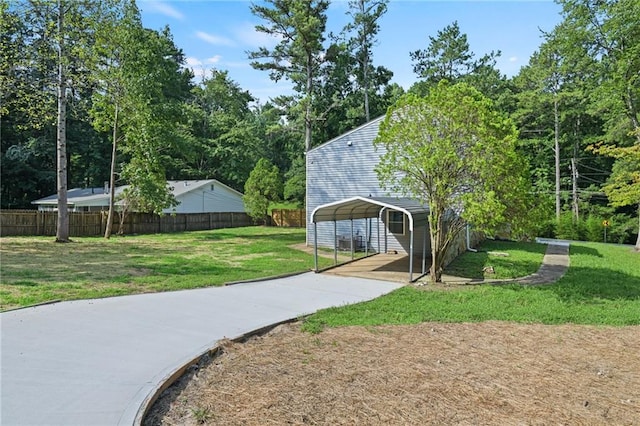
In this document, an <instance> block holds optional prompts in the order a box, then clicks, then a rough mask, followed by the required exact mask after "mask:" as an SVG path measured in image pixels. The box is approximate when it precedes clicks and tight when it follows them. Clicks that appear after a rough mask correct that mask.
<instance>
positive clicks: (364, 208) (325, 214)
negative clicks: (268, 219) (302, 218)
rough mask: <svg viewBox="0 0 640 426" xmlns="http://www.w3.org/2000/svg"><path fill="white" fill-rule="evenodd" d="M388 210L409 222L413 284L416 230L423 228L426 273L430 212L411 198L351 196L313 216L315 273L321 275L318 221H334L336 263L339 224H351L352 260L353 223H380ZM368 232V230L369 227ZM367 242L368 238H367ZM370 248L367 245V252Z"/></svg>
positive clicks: (423, 258) (423, 268)
mask: <svg viewBox="0 0 640 426" xmlns="http://www.w3.org/2000/svg"><path fill="white" fill-rule="evenodd" d="M386 210H395V211H399V212H402V213H403V214H404V215H405V216H406V217H407V221H408V223H409V233H410V237H409V238H410V239H409V241H410V243H409V281H410V282H413V252H414V241H413V240H414V238H413V236H414V230H415V229H416V227H418V226H421V225H424V226H425V232H424V241H423V249H422V275H424V274H425V268H426V246H427V241H426V240H427V234H428V231H427V226H428V223H429V221H428V218H429V210H428V209H427V208H426V207H425V206H424V205H422V204H420V203H419V202H417V201H415V200H412V199H409V198H388V197H368V198H367V197H352V198H346V199H343V200H340V201H335V202H332V203H327V204H323V205H321V206H318V207H316V208H315V209H314V210H313V212H312V213H311V223H313V234H314V242H313V253H314V260H315V271H316V272H318V227H317V224H318V222H329V221H331V222H333V230H334V238H333V241H334V244H333V250H334V259H335V263H336V264H337V252H338V248H337V244H336V241H337V227H336V223H337V221H342V220H350V221H351V257H352V258H353V220H354V219H367V220H370V219H373V218H376V219H377V220H378V221H380V219H381V217H382V214H383V213H384V212H385V211H386ZM367 229H368V227H367ZM377 229H378V253H380V227H379V226H378V227H377ZM386 239H387V228H386V227H385V244H386ZM367 241H368V235H367ZM368 249H369V246H368V243H367V244H366V250H367V251H368Z"/></svg>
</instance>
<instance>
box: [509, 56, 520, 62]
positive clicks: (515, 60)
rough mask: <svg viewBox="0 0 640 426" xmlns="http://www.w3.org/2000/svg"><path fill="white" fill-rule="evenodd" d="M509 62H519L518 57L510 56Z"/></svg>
mask: <svg viewBox="0 0 640 426" xmlns="http://www.w3.org/2000/svg"><path fill="white" fill-rule="evenodd" d="M509 62H518V57H517V56H512V57H510V58H509Z"/></svg>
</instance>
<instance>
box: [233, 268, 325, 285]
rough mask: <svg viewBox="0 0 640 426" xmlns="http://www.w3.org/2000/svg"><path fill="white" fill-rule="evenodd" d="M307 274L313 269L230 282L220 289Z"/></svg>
mask: <svg viewBox="0 0 640 426" xmlns="http://www.w3.org/2000/svg"><path fill="white" fill-rule="evenodd" d="M308 272H313V269H310V270H306V271H298V272H289V273H287V274H282V275H272V276H270V277H262V278H253V279H250V280H240V281H230V282H228V283H224V284H222V287H227V286H230V285H238V284H248V283H259V282H261V281H269V280H277V279H280V278H289V277H295V276H296V275H302V274H306V273H308Z"/></svg>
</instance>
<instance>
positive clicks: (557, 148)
mask: <svg viewBox="0 0 640 426" xmlns="http://www.w3.org/2000/svg"><path fill="white" fill-rule="evenodd" d="M553 120H554V151H555V154H556V221H558V222H559V221H560V116H559V114H558V97H557V95H556V96H555V97H554V99H553Z"/></svg>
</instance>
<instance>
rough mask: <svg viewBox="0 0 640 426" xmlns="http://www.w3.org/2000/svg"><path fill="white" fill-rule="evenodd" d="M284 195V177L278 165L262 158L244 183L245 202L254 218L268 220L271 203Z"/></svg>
mask: <svg viewBox="0 0 640 426" xmlns="http://www.w3.org/2000/svg"><path fill="white" fill-rule="evenodd" d="M281 197H282V179H281V178H280V171H279V170H278V167H277V166H275V165H273V164H271V162H270V161H269V160H267V159H266V158H261V159H260V161H258V164H256V167H255V168H254V169H253V170H252V171H251V174H250V175H249V179H247V182H246V183H245V185H244V204H245V207H246V209H247V212H248V213H249V216H251V217H252V218H253V219H254V220H256V221H258V220H266V219H267V216H268V214H269V204H270V203H271V202H272V201H278V200H280V199H281Z"/></svg>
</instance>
